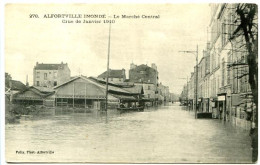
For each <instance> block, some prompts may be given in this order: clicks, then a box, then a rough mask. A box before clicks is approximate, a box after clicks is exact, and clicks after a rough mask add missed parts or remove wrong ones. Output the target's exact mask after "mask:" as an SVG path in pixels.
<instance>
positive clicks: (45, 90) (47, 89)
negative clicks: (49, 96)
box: [32, 86, 54, 93]
mask: <svg viewBox="0 0 260 165" xmlns="http://www.w3.org/2000/svg"><path fill="white" fill-rule="evenodd" d="M32 87H33V88H35V89H37V90H39V91H40V92H45V93H47V92H54V89H53V88H47V87H40V86H32Z"/></svg>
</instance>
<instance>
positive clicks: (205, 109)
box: [202, 98, 209, 112]
mask: <svg viewBox="0 0 260 165" xmlns="http://www.w3.org/2000/svg"><path fill="white" fill-rule="evenodd" d="M202 102H203V104H202V105H203V112H209V98H203V99H202Z"/></svg>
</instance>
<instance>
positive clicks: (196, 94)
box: [179, 45, 199, 119]
mask: <svg viewBox="0 0 260 165" xmlns="http://www.w3.org/2000/svg"><path fill="white" fill-rule="evenodd" d="M179 52H183V53H192V54H194V55H195V56H196V67H195V68H196V71H195V73H196V81H195V91H194V93H195V100H196V101H195V103H196V104H195V119H196V118H197V108H198V107H197V105H198V54H199V48H198V45H197V50H196V51H179Z"/></svg>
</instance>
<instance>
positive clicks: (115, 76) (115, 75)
mask: <svg viewBox="0 0 260 165" xmlns="http://www.w3.org/2000/svg"><path fill="white" fill-rule="evenodd" d="M97 78H98V79H99V80H106V78H107V71H105V72H104V73H102V74H100V75H99V76H98V77H97ZM125 79H126V76H125V69H121V70H113V69H109V75H108V82H110V83H114V84H117V83H123V82H124V81H125Z"/></svg>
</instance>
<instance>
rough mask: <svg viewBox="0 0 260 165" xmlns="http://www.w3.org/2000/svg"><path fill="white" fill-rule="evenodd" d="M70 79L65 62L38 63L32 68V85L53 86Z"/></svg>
mask: <svg viewBox="0 0 260 165" xmlns="http://www.w3.org/2000/svg"><path fill="white" fill-rule="evenodd" d="M68 80H70V69H69V67H68V64H67V63H65V64H64V63H63V62H61V64H43V63H41V64H39V63H38V62H37V63H36V66H35V67H34V69H33V85H34V86H41V87H54V86H57V85H60V84H62V83H64V82H66V81H68Z"/></svg>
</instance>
